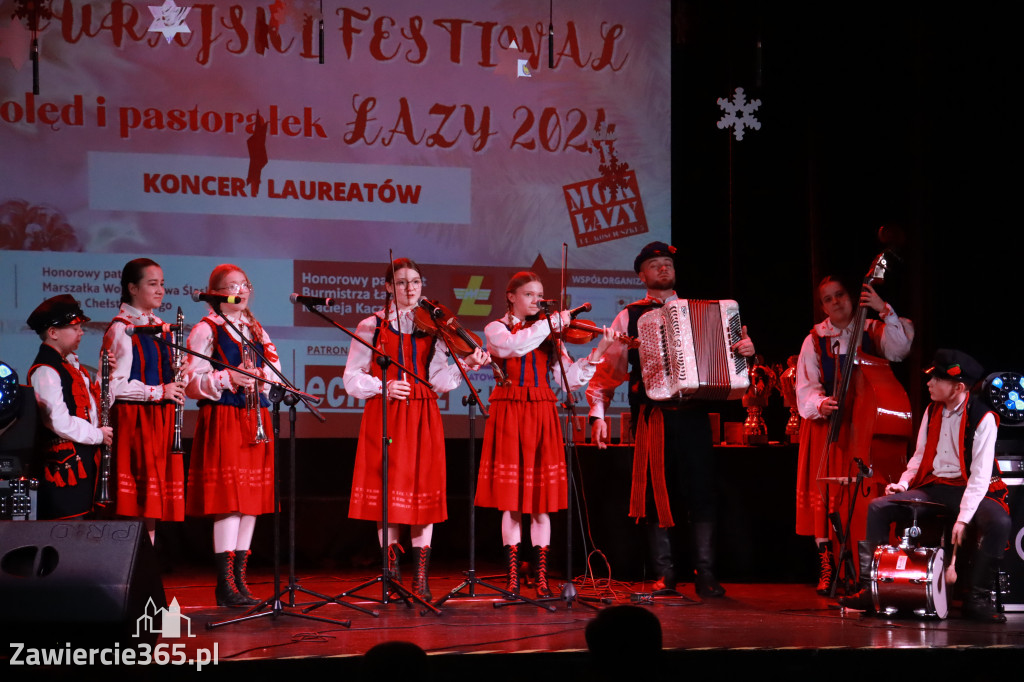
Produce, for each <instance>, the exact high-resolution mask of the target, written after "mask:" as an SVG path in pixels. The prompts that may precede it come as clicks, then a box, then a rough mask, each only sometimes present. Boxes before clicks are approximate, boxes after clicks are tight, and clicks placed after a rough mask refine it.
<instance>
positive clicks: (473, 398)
mask: <svg viewBox="0 0 1024 682" xmlns="http://www.w3.org/2000/svg"><path fill="white" fill-rule="evenodd" d="M428 310H429V308H428ZM430 318H431V320H432V321H433V322H434V326H435V327H438V324H437V314H436V313H435V312H433V311H431V314H430ZM437 336H438V338H440V339H441V340H443V341H444V344H445V346H447V348H448V352H449V354H452V355H454V353H452V348H451V345H450V344H449V343H448V339H447V337H446V336H445V335H444V334H441V333H440V332H438V334H437ZM455 364H456V366H457V367H458V368H459V372H460V373H461V374H462V378H463V380H464V381H465V382H466V386H467V387H468V388H469V395H468V396H465V397H464V398H463V399H462V404H463V405H467V406H468V407H469V410H468V412H467V417H468V419H469V458H468V459H469V476H468V481H469V569H468V570H467V571H466V572H465V575H466V579H465V580H463V581H462V582H461V583H459V585H458V586H457V587H455V588H454V589H453V590H451V591H450V592H448V594H446V595H445V596H443V597H441V598H440V599H438V600H437V601H436V602H434V606H435V607H438V608H440V606H441V605H442V604H444V603H445V602H446V601H448V600H449V599H453V598H455V597H458V596H466V597H476V586H477V585H480V586H481V587H486V588H487V589H489V590H492V591H494V592H497V593H499V594H501V595H502V596H503V597H505V599H506V600H507V601H506V602H504V603H502V602H494V606H495V608H498V607H500V606H504V605H505V604H511V603H516V602H526V603H530V604H533V605H534V606H538V607H540V608H542V609H547V610H548V611H551V612H554V611H555V607H553V606H545V605H544V604H542V603H540V602H539V601H535V600H533V599H530V598H529V597H524V596H523V595H521V594H515V593H514V592H509V591H508V590H506V589H505V588H503V587H498V586H497V585H492V584H491V583H488V582H485V581H484V580H481V579H480V578H477V577H476V428H475V427H476V406H477V405H478V404H479V403H480V395H479V394H478V393H477V391H476V389H475V388H474V387H473V382H471V381H470V380H469V375H467V374H466V370H465V368H464V367H463V366H462V364H461V363H459V361H458V360H456V361H455ZM480 411H481V413H483V415H484V417H485V418H486V417H488V416H489V415H488V414H487V410H485V409H484V408H483V407H482V406H481V408H480ZM467 587H468V588H469V594H466V595H461V592H462V591H463V590H464V589H466V588H467Z"/></svg>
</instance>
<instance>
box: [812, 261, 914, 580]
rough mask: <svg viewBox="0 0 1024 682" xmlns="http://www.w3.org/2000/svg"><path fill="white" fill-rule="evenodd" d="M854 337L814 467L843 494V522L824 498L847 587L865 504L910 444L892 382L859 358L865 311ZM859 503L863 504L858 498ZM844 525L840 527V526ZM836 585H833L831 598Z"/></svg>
mask: <svg viewBox="0 0 1024 682" xmlns="http://www.w3.org/2000/svg"><path fill="white" fill-rule="evenodd" d="M889 258H891V255H890V254H889V253H888V252H885V251H883V252H882V253H880V254H879V255H878V256H876V257H875V260H874V262H873V263H872V264H871V268H870V269H869V270H868V273H867V275H866V276H865V277H864V284H865V285H870V286H872V287H874V286H876V285H877V284H879V283H881V282H882V281H883V280H884V279H885V272H886V270H887V268H888V265H889ZM854 319H855V323H854V325H853V329H854V330H855V333H854V334H853V338H852V339H851V341H850V347H849V348H848V349H847V351H846V358H845V360H844V362H843V363H842V368H841V370H840V377H839V380H838V381H837V382H836V385H835V393H834V395H833V397H834V398H835V400H836V403H837V407H836V410H835V411H834V412H833V413H832V415H831V417H830V422H829V429H828V436H827V438H826V441H825V446H824V448H823V451H822V453H821V459H820V461H819V466H818V481H819V482H822V483H825V484H839V485H840V486H841V488H845V489H846V497H847V499H846V503H847V505H848V507H847V510H846V512H847V513H846V514H845V515H844V517H845V518H842V520H840V519H841V517H840V516H839V510H838V509H834V508H833V507H834V504H833V501H834V500H835V499H836V496H835V495H828V494H825V502H826V504H827V505H828V511H829V512H830V518H831V519H832V523H833V526H834V527H837V530H839V531H840V533H839V535H840V539H841V546H840V547H841V548H840V552H839V559H840V567H841V568H840V571H843V568H842V567H844V566H845V568H846V575H845V576H844V577H845V579H846V580H847V581H852V580H855V579H856V577H855V576H853V575H852V572H853V571H854V569H853V566H856V565H858V564H857V563H856V562H853V561H850V559H851V556H850V550H849V548H851V547H853V546H855V543H856V542H857V541H858V540H863V539H864V537H865V526H866V521H867V506H868V503H869V502H870V501H871V500H872V499H874V498H875V497H880V496H883V495H885V486H886V484H888V483H889V482H891V481H895V480H898V479H899V477H900V475H901V474H902V473H903V470H904V469H905V468H906V465H907V450H908V444H909V443H910V442H911V439H912V438H913V424H912V413H911V410H910V399H909V398H908V397H907V392H906V390H904V388H903V386H902V385H901V384H900V383H899V381H897V380H896V377H895V375H894V374H893V372H892V368H891V367H890V365H889V361H888V360H886V359H885V358H880V357H877V356H874V355H871V354H869V353H867V352H865V351H864V350H863V348H862V345H863V341H864V324H865V321H866V319H867V307H866V306H859V307H858V309H857V314H856V316H855V318H854ZM858 469H859V470H860V472H861V474H862V478H860V477H858V478H857V479H856V480H857V481H860V482H861V486H859V487H857V488H854V487H853V486H852V485H849V484H850V482H851V481H852V480H854V479H853V475H852V474H853V472H855V471H857V470H858ZM860 497H863V498H864V499H863V500H860V499H859V498H860ZM843 522H845V527H842V523H843ZM838 583H839V581H838V580H837V581H835V582H834V583H833V588H832V589H833V593H834V591H835V589H836V586H837V585H838Z"/></svg>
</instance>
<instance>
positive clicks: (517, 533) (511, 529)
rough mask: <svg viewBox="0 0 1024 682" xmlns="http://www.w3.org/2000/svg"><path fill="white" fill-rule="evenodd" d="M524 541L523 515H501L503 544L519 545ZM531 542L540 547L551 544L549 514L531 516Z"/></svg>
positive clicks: (509, 513)
mask: <svg viewBox="0 0 1024 682" xmlns="http://www.w3.org/2000/svg"><path fill="white" fill-rule="evenodd" d="M522 540H523V513H522V512H514V511H506V512H502V513H501V543H502V544H503V545H518V544H519V543H520V542H522ZM530 542H531V543H533V544H534V545H537V546H540V547H547V546H548V545H550V544H551V516H550V515H549V514H547V513H541V514H530Z"/></svg>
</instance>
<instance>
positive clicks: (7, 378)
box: [0, 362, 21, 430]
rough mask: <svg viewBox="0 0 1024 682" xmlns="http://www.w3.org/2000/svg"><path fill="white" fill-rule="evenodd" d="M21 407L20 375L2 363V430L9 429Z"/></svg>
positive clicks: (0, 382)
mask: <svg viewBox="0 0 1024 682" xmlns="http://www.w3.org/2000/svg"><path fill="white" fill-rule="evenodd" d="M20 405H21V387H20V386H19V385H18V373H17V372H15V371H14V370H13V369H12V368H11V366H10V365H8V364H7V363H6V362H0V430H2V429H5V428H7V426H9V425H10V423H11V422H13V421H14V418H15V417H17V416H18V409H19V407H20Z"/></svg>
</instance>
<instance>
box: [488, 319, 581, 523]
mask: <svg viewBox="0 0 1024 682" xmlns="http://www.w3.org/2000/svg"><path fill="white" fill-rule="evenodd" d="M485 334H486V335H487V350H488V352H490V353H491V356H492V357H494V358H498V359H500V361H501V363H502V364H503V366H504V369H505V373H506V375H507V377H508V379H509V385H507V386H498V387H496V388H495V389H494V392H493V393H491V398H490V402H489V408H490V417H489V418H488V419H487V425H486V427H485V430H484V444H483V453H482V455H481V459H480V470H479V473H478V476H477V492H476V504H477V506H479V507H496V508H497V509H500V510H502V511H515V512H522V513H524V514H540V513H548V512H554V511H558V510H560V509H565V508H566V507H567V506H568V485H567V482H566V473H565V446H564V441H563V439H562V426H561V422H560V421H559V419H558V412H557V409H556V406H555V403H556V398H555V393H554V391H552V390H551V386H550V385H549V384H548V375H549V373H550V374H552V375H553V376H554V377H555V378H556V379H558V380H559V381H561V379H560V376H561V370H560V366H559V364H558V359H557V357H555V356H553V354H552V352H551V351H552V345H551V343H550V342H548V341H547V340H546V338H547V335H548V334H547V324H546V323H543V322H538V323H535V324H534V325H532V326H523V325H522V323H520V321H519V320H517V319H516V318H514V317H512V316H511V315H507V316H506V317H505V318H503V319H502V320H497V321H495V322H491V323H490V324H488V325H487V328H486V329H485ZM562 358H563V362H564V363H565V365H566V374H567V375H568V377H569V385H570V388H571V389H572V390H576V389H577V388H579V387H580V386H582V385H583V384H585V383H586V382H587V381H589V380H590V378H591V377H592V376H593V374H594V371H595V369H596V365H595V364H593V363H590V362H589V361H588V360H587V359H586V358H582V359H580V360H578V361H576V362H575V363H573V362H572V360H571V358H569V356H568V355H566V354H564V353H563V356H562Z"/></svg>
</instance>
